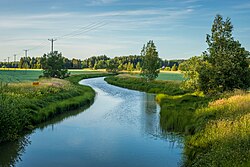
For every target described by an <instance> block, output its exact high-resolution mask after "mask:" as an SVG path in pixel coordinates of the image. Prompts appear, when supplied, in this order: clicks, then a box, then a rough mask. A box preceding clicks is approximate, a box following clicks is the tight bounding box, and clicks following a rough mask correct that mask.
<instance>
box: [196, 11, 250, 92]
mask: <svg viewBox="0 0 250 167" xmlns="http://www.w3.org/2000/svg"><path fill="white" fill-rule="evenodd" d="M232 31H233V25H232V23H231V20H230V19H229V18H227V19H226V20H225V21H224V20H223V17H222V16H221V15H217V16H216V17H215V19H214V22H213V25H212V29H211V33H212V34H211V35H207V40H206V42H207V44H208V49H207V51H205V52H204V53H203V57H204V61H207V62H208V63H209V64H210V65H207V66H203V67H202V68H201V69H200V70H199V71H198V73H199V82H200V88H201V90H203V91H204V92H205V93H213V92H224V91H228V90H233V89H247V88H249V87H250V69H249V62H248V61H247V58H248V57H249V52H248V51H246V50H245V48H243V47H242V46H241V44H240V42H239V41H237V40H234V38H233V36H232Z"/></svg>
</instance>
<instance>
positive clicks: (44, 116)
mask: <svg viewBox="0 0 250 167" xmlns="http://www.w3.org/2000/svg"><path fill="white" fill-rule="evenodd" d="M104 75H109V74H107V73H99V74H97V73H93V74H91V73H89V74H82V75H73V76H71V77H69V78H67V79H66V80H60V79H54V78H52V79H44V78H41V79H40V80H39V82H40V85H39V86H32V82H23V83H10V84H9V85H6V84H2V86H0V143H1V142H6V141H11V140H15V139H17V138H18V137H19V135H20V134H21V133H22V132H24V131H25V130H29V129H32V127H34V126H36V125H37V124H39V123H42V122H45V121H47V120H49V119H51V118H53V117H55V116H57V115H58V114H61V113H64V112H68V111H71V110H75V109H78V108H80V107H86V106H89V105H90V104H91V103H92V102H93V101H94V97H95V92H94V90H93V89H92V88H90V87H89V86H84V85H79V84H78V82H79V81H80V80H82V79H86V78H93V77H100V76H104Z"/></svg>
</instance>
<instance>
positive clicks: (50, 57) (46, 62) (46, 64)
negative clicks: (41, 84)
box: [41, 51, 68, 78]
mask: <svg viewBox="0 0 250 167" xmlns="http://www.w3.org/2000/svg"><path fill="white" fill-rule="evenodd" d="M41 65H42V67H43V75H44V76H45V77H54V78H65V77H66V76H68V70H67V69H66V68H65V66H64V57H63V56H62V53H58V52H57V51H54V52H51V53H49V54H44V55H43V57H42V59H41Z"/></svg>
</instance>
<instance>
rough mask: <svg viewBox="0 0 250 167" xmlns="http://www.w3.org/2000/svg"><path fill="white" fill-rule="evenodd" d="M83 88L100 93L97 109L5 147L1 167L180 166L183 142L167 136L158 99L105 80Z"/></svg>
mask: <svg viewBox="0 0 250 167" xmlns="http://www.w3.org/2000/svg"><path fill="white" fill-rule="evenodd" d="M80 84H84V85H89V86H91V87H92V88H93V89H94V90H95V91H96V93H97V96H96V98H95V102H94V104H93V105H92V106H91V107H90V108H88V109H86V110H85V111H84V112H82V111H74V112H70V113H67V114H64V115H61V116H59V117H57V118H55V119H53V120H51V121H49V122H47V123H45V124H42V125H40V127H38V128H37V129H35V130H34V131H33V132H32V133H31V134H27V135H25V136H24V137H23V138H21V139H20V140H19V141H16V142H11V143H7V144H4V145H2V146H0V166H17V167H45V166H46V167H50V166H53V167H64V166H67V167H69V166H70V167H71V166H74V167H175V166H180V164H181V159H182V150H183V144H182V139H181V137H178V136H176V135H173V134H169V133H165V132H163V131H162V129H161V127H160V125H159V122H160V121H159V119H160V115H159V110H160V108H159V106H158V105H157V103H156V102H155V101H154V98H155V96H154V95H153V94H147V93H143V92H138V91H133V90H128V89H124V88H119V87H116V86H112V85H109V84H107V83H106V82H105V81H104V78H94V79H86V80H83V81H81V82H80Z"/></svg>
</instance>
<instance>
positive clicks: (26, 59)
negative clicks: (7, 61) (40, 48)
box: [24, 49, 29, 71]
mask: <svg viewBox="0 0 250 167" xmlns="http://www.w3.org/2000/svg"><path fill="white" fill-rule="evenodd" d="M28 51H29V50H28V49H25V50H24V52H25V63H26V64H25V69H26V71H27V68H28Z"/></svg>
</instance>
